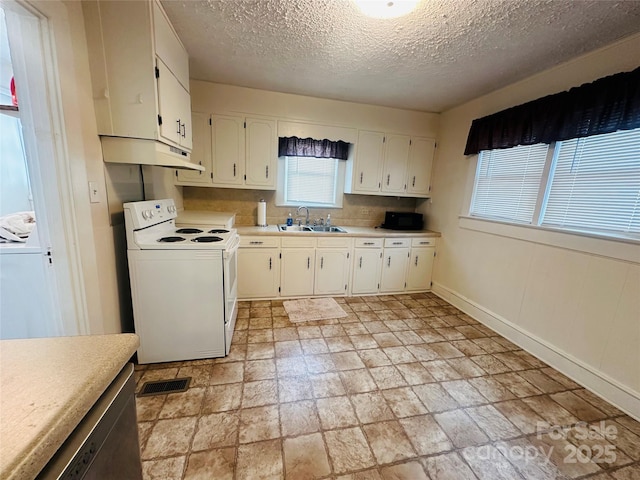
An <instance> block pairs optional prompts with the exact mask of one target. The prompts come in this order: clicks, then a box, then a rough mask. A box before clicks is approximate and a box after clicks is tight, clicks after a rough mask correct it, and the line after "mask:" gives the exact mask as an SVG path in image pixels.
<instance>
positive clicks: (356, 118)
mask: <svg viewBox="0 0 640 480" xmlns="http://www.w3.org/2000/svg"><path fill="white" fill-rule="evenodd" d="M190 87H191V109H192V110H193V111H194V112H202V113H231V112H238V113H253V114H256V115H266V116H271V117H278V118H287V119H292V120H300V121H305V120H306V121H308V122H314V123H320V124H326V125H339V126H344V127H352V128H362V129H369V130H376V131H383V132H388V133H407V134H410V135H417V136H418V135H419V136H423V137H430V138H435V137H436V135H437V133H438V125H439V119H440V115H439V114H435V113H424V112H417V111H413V110H402V109H398V108H388V107H379V106H375V105H365V104H362V103H352V102H343V101H339V100H327V99H323V98H315V97H306V96H302V95H292V94H288V93H278V92H269V91H266V90H255V89H252V88H244V87H235V86H231V85H221V84H218V83H210V82H202V81H198V80H191V84H190Z"/></svg>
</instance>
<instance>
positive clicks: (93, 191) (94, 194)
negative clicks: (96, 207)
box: [89, 182, 100, 203]
mask: <svg viewBox="0 0 640 480" xmlns="http://www.w3.org/2000/svg"><path fill="white" fill-rule="evenodd" d="M89 200H90V202H91V203H100V192H99V191H98V182H89Z"/></svg>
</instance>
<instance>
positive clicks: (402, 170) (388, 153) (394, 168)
mask: <svg viewBox="0 0 640 480" xmlns="http://www.w3.org/2000/svg"><path fill="white" fill-rule="evenodd" d="M409 140H410V138H409V137H408V136H407V135H387V137H386V142H385V147H384V148H385V150H384V172H383V175H382V191H383V192H386V193H405V190H406V180H407V162H408V161H409Z"/></svg>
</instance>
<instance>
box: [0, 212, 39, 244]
mask: <svg viewBox="0 0 640 480" xmlns="http://www.w3.org/2000/svg"><path fill="white" fill-rule="evenodd" d="M35 225H36V217H35V213H34V212H17V213H11V214H9V215H5V216H3V217H0V237H1V238H4V239H5V240H9V241H12V242H25V241H26V239H27V237H29V235H30V234H31V232H32V231H33V227H35Z"/></svg>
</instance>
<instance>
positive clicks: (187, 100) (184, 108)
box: [178, 88, 193, 152]
mask: <svg viewBox="0 0 640 480" xmlns="http://www.w3.org/2000/svg"><path fill="white" fill-rule="evenodd" d="M180 96H181V97H182V98H181V99H180V134H179V135H178V142H179V143H180V146H181V147H182V149H183V150H187V151H189V152H190V151H191V150H192V149H193V123H192V121H191V95H190V94H189V92H188V91H186V90H185V89H184V88H181V89H180Z"/></svg>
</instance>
